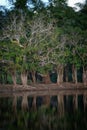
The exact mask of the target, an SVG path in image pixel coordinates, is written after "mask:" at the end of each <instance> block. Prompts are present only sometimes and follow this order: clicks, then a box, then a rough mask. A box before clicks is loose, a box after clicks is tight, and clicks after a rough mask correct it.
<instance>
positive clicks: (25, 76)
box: [21, 71, 27, 87]
mask: <svg viewBox="0 0 87 130" xmlns="http://www.w3.org/2000/svg"><path fill="white" fill-rule="evenodd" d="M21 81H22V84H23V86H24V87H26V85H27V72H25V71H24V72H22V73H21Z"/></svg>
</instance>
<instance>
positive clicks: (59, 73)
mask: <svg viewBox="0 0 87 130" xmlns="http://www.w3.org/2000/svg"><path fill="white" fill-rule="evenodd" d="M63 70H64V66H63V65H59V66H58V68H57V84H61V83H63Z"/></svg>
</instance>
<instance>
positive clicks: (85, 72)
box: [83, 67, 87, 86]
mask: <svg viewBox="0 0 87 130" xmlns="http://www.w3.org/2000/svg"><path fill="white" fill-rule="evenodd" d="M83 83H84V85H85V86H87V67H83Z"/></svg>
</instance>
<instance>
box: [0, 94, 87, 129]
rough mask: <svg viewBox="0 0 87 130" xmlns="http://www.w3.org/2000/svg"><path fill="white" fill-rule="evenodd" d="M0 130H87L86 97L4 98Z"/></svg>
mask: <svg viewBox="0 0 87 130" xmlns="http://www.w3.org/2000/svg"><path fill="white" fill-rule="evenodd" d="M0 130H87V95H86V94H79V95H77V94H76V93H75V94H74V95H72V94H70V95H66V94H61V93H60V94H58V95H53V96H51V95H45V96H35V95H33V96H26V93H25V94H24V95H23V96H18V95H17V96H16V95H15V94H14V96H13V97H1V98H0Z"/></svg>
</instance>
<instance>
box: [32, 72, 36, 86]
mask: <svg viewBox="0 0 87 130" xmlns="http://www.w3.org/2000/svg"><path fill="white" fill-rule="evenodd" d="M35 73H36V72H35V71H32V72H31V74H32V79H33V83H34V84H35V83H36V76H35Z"/></svg>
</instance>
